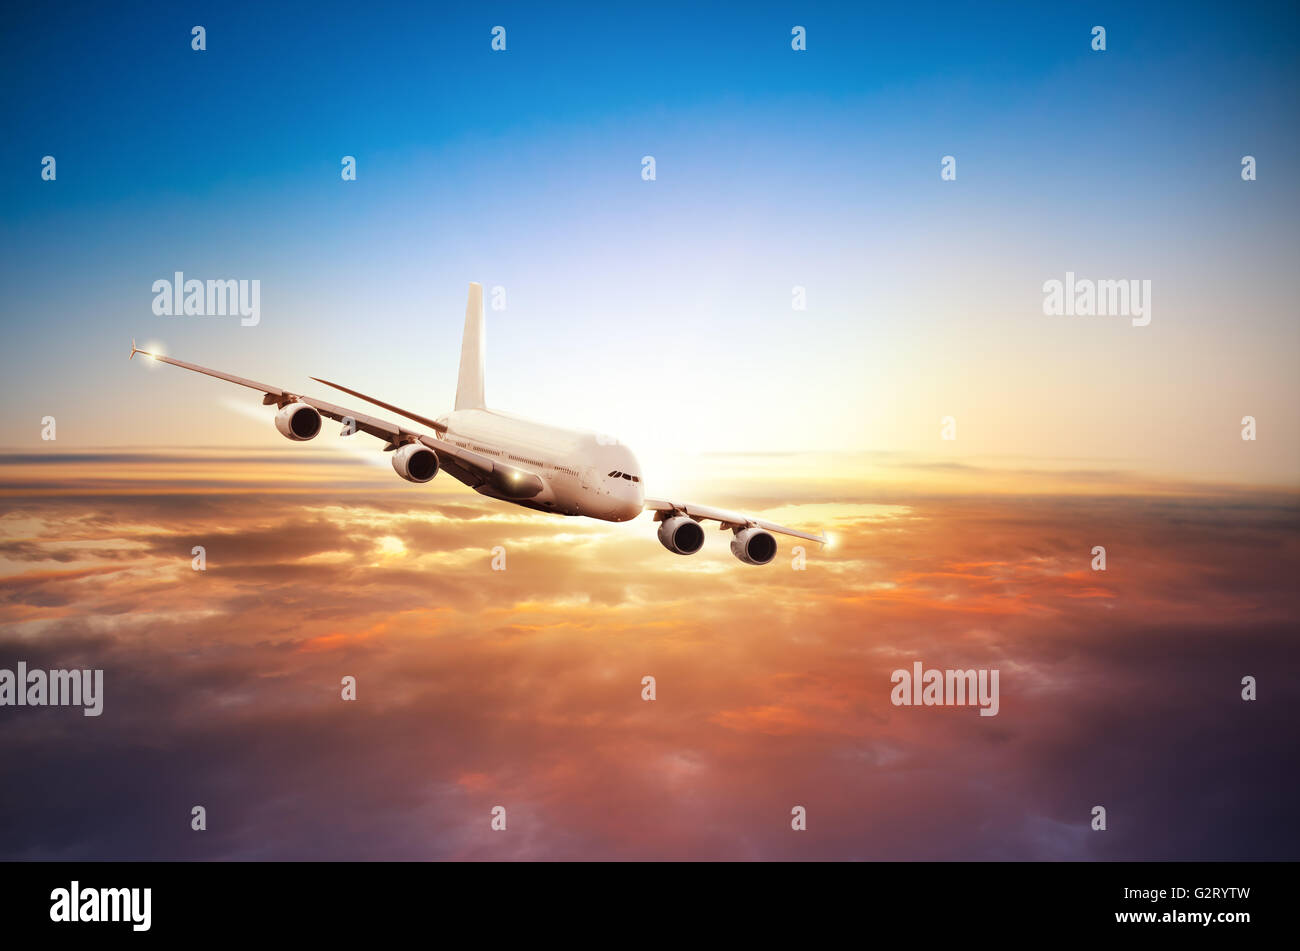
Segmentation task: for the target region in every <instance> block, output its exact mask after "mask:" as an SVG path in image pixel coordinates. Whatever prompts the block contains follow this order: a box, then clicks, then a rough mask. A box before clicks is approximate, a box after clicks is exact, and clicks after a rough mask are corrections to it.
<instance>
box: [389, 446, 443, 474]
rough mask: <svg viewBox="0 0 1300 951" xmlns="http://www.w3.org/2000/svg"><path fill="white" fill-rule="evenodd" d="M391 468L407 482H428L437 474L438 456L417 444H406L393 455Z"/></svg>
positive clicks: (426, 447)
mask: <svg viewBox="0 0 1300 951" xmlns="http://www.w3.org/2000/svg"><path fill="white" fill-rule="evenodd" d="M393 468H394V469H396V470H397V474H398V475H399V476H401V477H402V478H403V479H405V480H406V481H407V482H428V481H429V480H430V479H432V478H433V477H434V476H436V475H437V474H438V454H437V453H436V452H434V451H433V450H432V449H430V448H429V447H428V446H425V445H423V444H422V443H418V442H408V443H407V444H406V445H405V446H402V447H401V448H400V449H398V450H396V451H395V452H394V453H393Z"/></svg>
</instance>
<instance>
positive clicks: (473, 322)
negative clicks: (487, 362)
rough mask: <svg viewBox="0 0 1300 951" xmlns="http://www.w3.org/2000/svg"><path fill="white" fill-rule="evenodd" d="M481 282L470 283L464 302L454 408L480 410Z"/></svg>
mask: <svg viewBox="0 0 1300 951" xmlns="http://www.w3.org/2000/svg"><path fill="white" fill-rule="evenodd" d="M483 348H484V336H483V285H482V284H470V286H469V300H468V302H466V304H465V336H464V337H463V338H462V339H461V342H460V377H459V378H458V379H457V380H456V409H483V408H485V406H486V404H485V403H484V402H483Z"/></svg>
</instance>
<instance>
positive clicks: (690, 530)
mask: <svg viewBox="0 0 1300 951" xmlns="http://www.w3.org/2000/svg"><path fill="white" fill-rule="evenodd" d="M659 541H660V543H661V544H662V545H663V546H664V547H665V548H667V549H668V550H669V551H670V552H672V553H673V554H675V555H693V554H695V553H696V552H697V551H699V550H700V549H701V548H703V547H704V526H703V525H701V524H700V523H699V522H697V521H695V519H693V518H691V517H690V516H689V515H675V516H673V517H672V518H666V519H664V520H663V521H662V522H660V523H659Z"/></svg>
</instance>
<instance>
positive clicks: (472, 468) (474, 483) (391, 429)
mask: <svg viewBox="0 0 1300 951" xmlns="http://www.w3.org/2000/svg"><path fill="white" fill-rule="evenodd" d="M137 353H142V354H144V355H145V356H147V357H152V358H153V359H154V360H157V361H159V362H160V363H170V364H171V365H172V366H174V367H181V368H182V369H185V370H193V371H194V372H195V373H203V374H206V375H207V376H213V377H216V378H217V379H218V380H226V381H228V382H230V383H237V384H239V385H240V386H246V387H248V388H249V389H252V390H260V391H261V392H262V393H263V394H264V395H263V397H262V403H263V404H264V405H268V406H269V405H271V404H272V403H274V404H276V405H277V406H284V405H286V404H288V403H294V402H297V403H305V404H307V405H308V406H311V407H313V408H314V409H315V410H316V411H317V412H318V413H320V414H321V415H322V416H324V417H327V418H328V419H332V420H335V421H337V422H344V421H345V420H351V421H352V423H353V426H354V428H355V429H356V430H357V431H358V432H363V433H369V434H370V435H371V436H376V437H378V438H380V439H382V440H384V441H385V442H386V443H387V445H385V446H384V449H385V450H386V451H387V450H391V449H396V448H397V447H398V446H400V445H402V444H403V443H408V442H419V443H423V444H424V445H426V446H428V447H429V448H430V449H432V450H433V451H434V452H435V453H437V455H438V465H439V467H440V468H442V469H443V470H445V471H446V472H447V473H448V474H449V475H451V476H452V477H454V478H455V479H457V480H459V481H461V482H463V483H465V484H466V485H467V486H469V487H470V488H471V489H478V488H479V487H480V486H492V487H496V488H503V487H507V491H510V492H513V493H516V494H517V495H518V496H519V497H523V498H527V497H529V496H528V495H525V494H522V493H526V492H528V491H529V490H530V489H531V488H532V487H533V485H534V483H535V487H536V492H540V491H541V487H542V481H541V479H540V477H539V476H537V475H536V474H535V473H532V472H528V471H527V470H524V469H518V468H516V467H514V466H507V465H503V464H502V463H500V462H498V461H496V460H495V459H492V458H490V457H488V456H485V455H482V454H481V453H477V452H474V451H473V450H470V449H463V448H461V447H460V446H457V445H454V444H452V443H450V442H447V441H446V440H444V439H437V438H435V437H433V436H427V435H425V434H423V433H418V432H415V431H414V430H411V429H407V428H406V427H405V426H399V425H397V424H396V423H390V422H388V421H387V420H384V419H379V418H378V417H375V416H370V415H368V414H366V413H358V412H354V411H353V410H350V409H347V408H345V407H342V406H336V405H335V404H333V403H327V402H325V401H324V400H318V399H316V398H315V397H313V396H303V395H301V394H299V393H291V392H289V391H288V390H286V389H283V388H281V387H278V386H272V385H270V384H269V383H259V382H258V381H257V380H249V379H245V378H244V377H242V376H235V375H233V374H230V373H222V372H221V371H220V370H212V369H209V368H208V367H201V366H199V365H198V364H196V363H186V362H185V361H184V360H176V359H174V358H172V357H165V356H163V355H162V354H159V353H150V352H149V351H148V350H141V349H139V348H138V347H136V345H135V341H134V340H133V341H131V357H132V358H134V357H135V355H136V354H137ZM362 398H363V399H365V398H366V397H362ZM398 412H400V410H399V411H398ZM442 428H443V429H445V428H446V427H442ZM536 492H533V493H532V494H534V495H535V494H536Z"/></svg>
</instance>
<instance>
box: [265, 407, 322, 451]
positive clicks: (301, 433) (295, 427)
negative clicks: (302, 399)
mask: <svg viewBox="0 0 1300 951" xmlns="http://www.w3.org/2000/svg"><path fill="white" fill-rule="evenodd" d="M275 428H276V429H278V430H280V432H281V433H282V434H283V435H285V436H287V437H288V438H289V439H292V440H293V441H294V442H306V441H307V440H308V439H314V438H315V437H316V434H317V433H319V432H320V413H318V412H316V408H315V407H313V406H308V405H307V404H306V403H286V404H285V405H284V406H282V407H281V408H280V411H279V412H278V413H276V414H275Z"/></svg>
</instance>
